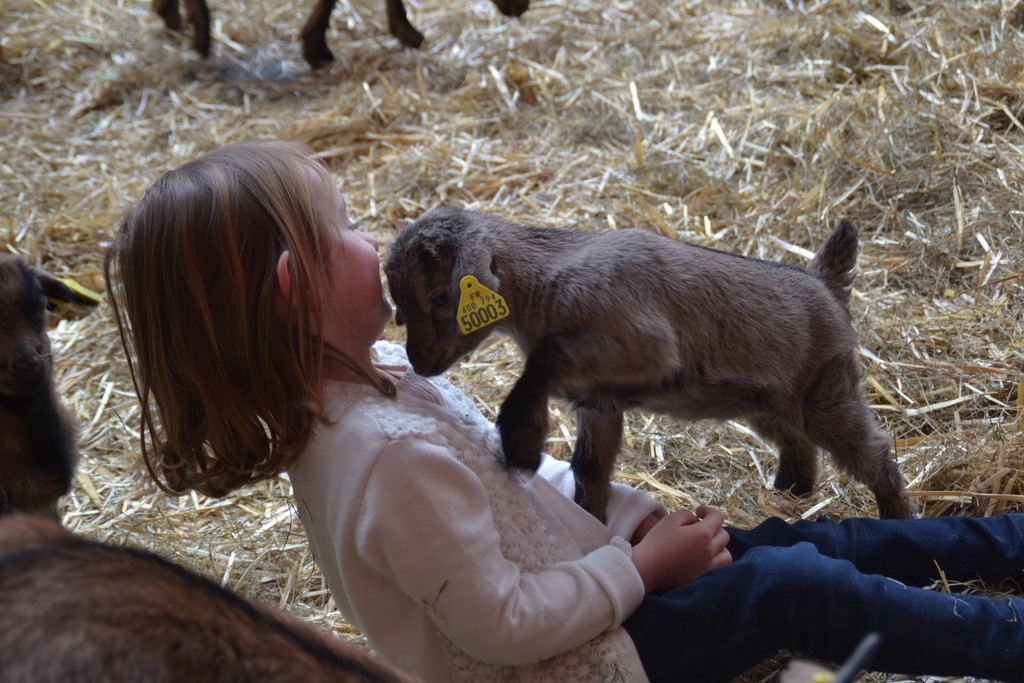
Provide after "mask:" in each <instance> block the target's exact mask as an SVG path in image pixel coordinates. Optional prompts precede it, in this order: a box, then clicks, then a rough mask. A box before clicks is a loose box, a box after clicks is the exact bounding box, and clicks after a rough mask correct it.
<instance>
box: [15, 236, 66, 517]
mask: <svg viewBox="0 0 1024 683" xmlns="http://www.w3.org/2000/svg"><path fill="white" fill-rule="evenodd" d="M47 297H54V298H57V299H60V300H63V301H69V302H71V301H73V302H76V303H84V302H82V301H81V300H80V299H79V297H78V296H77V295H76V294H75V293H74V292H73V291H72V290H70V289H69V288H68V287H67V286H66V285H64V284H63V283H62V282H61V281H60V280H58V279H57V278H55V277H54V276H53V275H51V274H49V273H47V272H46V271H44V270H40V269H39V268H33V267H31V266H29V265H28V264H27V263H25V261H24V260H23V259H21V258H20V257H17V256H14V255H11V254H0V510H22V511H25V512H38V513H43V514H47V515H50V516H52V517H56V515H57V507H56V506H57V500H58V499H59V498H60V497H61V496H63V495H64V494H65V493H67V492H68V490H69V489H70V487H71V479H72V476H73V475H74V469H75V462H76V461H77V458H78V453H77V450H76V449H75V440H76V436H77V430H76V424H75V421H74V419H73V418H72V416H71V415H70V413H69V412H68V410H67V409H66V408H65V407H64V405H63V403H62V402H61V401H60V399H59V398H58V397H57V393H56V390H55V389H54V386H53V358H52V356H51V353H50V339H49V337H48V336H47V334H46V327H45V310H46V307H47V305H48V304H47Z"/></svg>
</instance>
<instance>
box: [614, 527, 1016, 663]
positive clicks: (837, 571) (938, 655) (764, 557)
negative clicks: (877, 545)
mask: <svg viewBox="0 0 1024 683" xmlns="http://www.w3.org/2000/svg"><path fill="white" fill-rule="evenodd" d="M624 626H625V627H626V630H627V631H628V632H629V634H630V636H631V637H632V638H633V641H634V643H635V644H636V647H637V650H638V651H639V653H640V658H641V660H642V661H643V663H644V668H645V670H646V671H647V675H648V677H649V678H650V679H651V680H652V682H653V683H658V681H678V680H695V681H701V682H702V683H715V682H716V681H723V682H724V681H729V680H731V679H732V678H734V677H736V676H738V675H739V674H741V673H743V672H744V671H745V670H747V669H749V668H750V667H752V666H755V665H757V664H758V663H760V662H762V661H764V660H766V659H769V658H771V657H773V656H775V655H776V654H777V653H778V652H779V650H781V649H788V650H794V651H796V652H799V653H800V654H802V655H804V656H810V657H817V658H821V659H825V660H829V661H833V662H839V661H842V660H843V659H845V658H846V657H847V656H849V655H850V654H851V653H852V652H853V650H854V648H855V647H856V646H857V644H858V643H859V642H860V640H861V638H863V637H864V635H865V634H866V633H868V632H869V631H878V632H879V633H880V634H881V636H882V641H881V645H880V646H879V649H878V651H877V653H876V655H875V657H874V659H873V660H872V661H871V663H870V664H869V665H868V666H869V668H870V669H871V670H875V671H888V672H895V673H904V674H922V675H923V674H932V675H950V676H964V675H974V676H978V677H985V678H994V679H998V680H1000V681H1007V682H1012V681H1024V666H1022V665H1021V662H1022V661H1024V599H1020V598H1015V599H1005V598H1004V599H998V600H990V599H988V598H984V597H981V596H976V595H969V596H968V595H949V594H944V593H939V592H937V591H928V590H924V589H921V588H915V587H909V586H906V585H904V584H902V583H900V582H898V581H894V580H892V579H888V578H885V577H883V576H879V575H875V574H864V573H861V572H859V571H858V570H857V569H856V567H854V565H853V564H852V563H850V562H847V561H845V560H836V559H833V558H830V557H825V556H823V555H822V554H820V553H819V552H818V551H817V549H816V548H815V547H814V546H813V545H811V544H809V543H799V544H797V545H794V546H792V547H785V548H779V547H758V548H752V549H750V550H749V551H748V552H747V553H746V555H744V557H743V558H742V559H741V560H739V561H737V562H734V563H733V564H731V565H729V566H727V567H723V568H721V569H713V570H710V571H708V572H706V573H705V574H703V575H701V576H700V577H698V578H697V579H696V580H694V581H693V582H691V583H689V584H687V585H686V586H683V587H681V588H677V589H675V590H673V591H669V592H668V593H665V594H663V595H660V596H647V597H645V598H644V601H643V603H642V604H641V605H640V607H639V608H638V609H637V611H636V612H635V613H634V614H633V615H632V616H631V617H630V618H629V619H627V620H626V622H625V624H624Z"/></svg>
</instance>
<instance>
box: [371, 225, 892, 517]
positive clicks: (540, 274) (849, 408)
mask: <svg viewBox="0 0 1024 683" xmlns="http://www.w3.org/2000/svg"><path fill="white" fill-rule="evenodd" d="M856 251H857V232H856V230H855V229H854V228H853V226H852V225H850V223H848V222H846V221H843V222H842V223H841V224H840V225H839V227H838V228H837V229H836V230H835V232H834V233H833V234H832V236H831V237H829V239H828V241H827V242H826V243H825V245H824V247H822V249H821V251H820V252H819V253H818V255H817V256H815V258H814V260H813V261H812V262H811V264H810V265H809V266H808V268H807V269H806V270H803V269H800V268H794V267H789V266H785V265H782V264H778V263H772V262H767V261H760V260H756V259H751V258H745V257H742V256H736V255H732V254H727V253H724V252H720V251H716V250H713V249H707V248H703V247H699V246H694V245H691V244H686V243H684V242H680V241H678V240H674V239H669V238H666V237H663V236H660V235H656V234H654V233H651V232H648V231H645V230H620V231H615V232H603V233H584V232H576V231H571V230H558V229H544V228H529V227H524V226H521V225H517V224H514V223H510V222H508V221H505V220H502V219H500V218H497V217H494V216H489V215H485V214H480V213H474V212H470V211H465V210H461V209H456V208H439V209H435V210H433V211H430V212H428V213H427V214H425V215H424V216H423V217H421V218H420V219H419V220H417V221H416V222H415V223H413V224H412V225H410V226H409V227H407V228H406V229H405V230H404V231H403V232H402V233H401V234H399V235H398V237H397V238H395V240H394V242H393V243H392V245H391V247H390V253H389V255H388V258H387V261H386V264H385V266H384V268H385V271H386V274H387V278H388V285H389V287H390V290H391V295H392V297H393V298H394V300H395V304H396V305H397V309H398V312H397V321H398V323H399V324H403V322H404V324H406V325H407V327H408V332H407V334H408V338H407V342H406V348H407V350H408V354H409V360H410V362H411V363H412V366H413V368H414V369H415V370H416V372H418V373H420V374H423V375H428V376H429V375H437V374H440V373H442V372H444V371H445V370H446V369H447V368H448V367H450V366H451V365H452V364H453V363H454V362H455V361H457V360H458V359H459V358H461V357H463V356H464V355H466V354H467V353H469V352H470V351H472V350H473V349H474V348H476V347H477V346H478V345H479V344H480V342H482V341H483V340H484V339H485V338H486V337H487V336H488V335H489V334H490V333H491V331H492V330H494V329H501V330H503V331H505V332H507V333H508V334H510V335H511V336H512V338H513V339H514V340H515V341H516V343H517V344H518V345H519V347H520V349H522V351H523V352H524V353H525V354H526V364H525V368H524V370H523V374H522V376H521V377H520V378H519V380H518V381H517V382H516V384H515V386H514V387H513V388H512V391H511V392H510V393H509V395H508V396H507V397H506V399H505V401H504V402H503V403H502V405H501V409H500V412H499V415H498V419H497V425H498V428H499V430H500V432H501V439H502V444H503V447H504V452H505V458H506V460H507V462H508V464H509V465H511V466H513V467H519V468H527V469H530V468H534V469H535V468H536V467H537V466H538V464H539V457H540V451H541V448H542V447H543V444H544V440H545V438H546V435H547V431H548V421H547V401H548V397H549V396H550V395H552V394H553V395H557V396H561V397H564V398H566V399H568V400H569V401H570V402H571V403H572V405H573V406H574V408H575V410H576V416H577V419H578V429H579V434H578V437H577V440H576V447H575V450H574V451H573V455H572V468H573V473H574V476H575V479H576V501H577V502H578V503H579V504H580V505H582V506H583V507H584V508H586V509H587V510H588V511H589V512H590V513H592V514H593V515H594V516H596V517H597V518H599V519H603V518H604V512H605V505H606V502H607V498H608V491H609V487H608V483H609V480H610V478H611V474H612V467H613V464H614V460H615V457H616V455H617V453H618V450H619V445H620V442H621V437H622V416H623V411H625V410H629V409H632V408H644V409H647V410H651V411H654V412H658V413H664V414H668V415H672V416H675V417H679V418H687V419H702V418H715V419H730V418H737V417H743V418H746V419H747V420H749V422H750V424H751V425H752V427H753V428H754V430H755V431H756V432H757V433H758V434H760V435H761V436H762V437H764V438H765V439H767V440H769V441H771V442H772V443H774V444H775V445H776V446H777V447H778V449H779V468H778V471H777V474H776V477H775V486H776V488H779V489H792V491H793V492H794V493H797V494H801V495H803V494H807V493H809V492H810V491H811V490H812V489H813V488H814V485H815V483H816V481H817V476H818V457H817V450H816V447H821V448H824V449H826V450H828V451H829V452H831V453H832V456H833V457H834V458H835V460H836V462H837V463H838V464H839V465H840V466H841V467H842V468H843V469H845V470H846V471H848V472H850V473H851V474H852V475H853V476H854V477H855V478H856V479H858V480H860V481H861V482H864V483H865V484H867V485H868V487H870V489H871V490H872V491H873V492H874V494H875V497H876V499H877V501H878V511H879V515H880V516H882V517H908V516H909V515H910V508H909V506H908V504H907V502H906V500H905V499H904V498H903V497H902V496H901V495H900V493H901V491H902V489H903V478H902V477H901V476H900V473H899V470H898V469H897V467H896V464H895V463H894V462H893V461H892V459H890V457H889V447H890V444H889V437H888V436H887V435H886V434H885V432H883V431H882V430H881V429H880V428H879V426H878V424H877V423H876V421H875V418H874V416H873V415H872V413H871V411H870V410H869V408H868V405H867V401H866V400H865V397H864V394H863V391H862V389H861V384H860V379H861V377H860V371H859V368H858V365H857V358H856V355H855V353H854V347H855V342H856V334H855V332H854V329H853V326H852V325H851V322H850V315H849V312H848V310H847V300H848V298H849V287H850V284H851V282H852V275H851V274H850V271H851V269H852V268H853V266H854V262H855V260H856ZM466 276H473V277H474V278H475V280H472V279H468V280H465V281H464V278H466ZM488 289H489V290H492V291H493V292H494V294H493V296H492V295H491V293H490V292H488V291H487V290H488ZM474 292H475V293H476V298H475V299H474V298H473V294H474ZM463 304H465V306H463ZM481 305H483V309H482V310H483V312H482V313H481ZM474 306H476V309H474ZM502 315H505V316H507V317H501V316H502ZM495 319H497V321H496V322H495ZM460 324H461V327H460Z"/></svg>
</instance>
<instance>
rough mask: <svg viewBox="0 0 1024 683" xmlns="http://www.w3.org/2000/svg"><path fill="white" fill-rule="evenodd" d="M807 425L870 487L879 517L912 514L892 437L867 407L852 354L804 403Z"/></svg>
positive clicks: (824, 376)
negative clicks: (897, 463)
mask: <svg viewBox="0 0 1024 683" xmlns="http://www.w3.org/2000/svg"><path fill="white" fill-rule="evenodd" d="M804 424H805V426H806V431H807V436H808V437H809V438H810V439H811V440H812V441H813V442H814V443H816V444H817V445H819V446H821V447H822V448H824V449H825V450H827V451H828V452H829V453H831V454H832V457H833V458H834V459H835V461H836V464H838V465H839V467H841V468H842V469H844V470H845V471H847V472H849V473H850V474H851V475H852V476H853V477H854V479H856V480H857V481H860V482H862V483H864V484H865V485H867V487H868V488H869V489H871V492H872V493H874V494H875V500H876V501H877V502H878V516H879V517H882V518H891V517H895V518H907V517H910V516H911V507H910V504H909V503H908V502H907V499H906V498H904V497H903V496H902V495H901V494H902V492H903V489H904V481H903V475H901V474H900V471H899V468H898V467H897V466H896V462H895V461H894V460H893V459H892V458H891V457H890V448H891V441H890V438H889V435H888V434H886V433H885V431H883V430H882V428H881V427H879V425H878V421H877V420H876V419H875V416H874V414H873V413H872V412H871V409H870V408H869V407H868V403H867V399H865V398H864V393H863V391H862V389H861V387H860V372H859V370H858V368H857V365H856V361H855V359H854V357H853V354H852V353H851V354H850V355H849V356H847V357H844V358H841V359H838V360H837V361H836V362H834V363H833V365H832V367H830V368H829V369H827V370H826V371H825V372H824V373H823V374H822V377H821V379H820V380H819V382H818V383H817V384H816V386H815V387H814V388H813V390H812V392H811V394H810V395H809V396H808V399H807V401H806V403H805V406H804Z"/></svg>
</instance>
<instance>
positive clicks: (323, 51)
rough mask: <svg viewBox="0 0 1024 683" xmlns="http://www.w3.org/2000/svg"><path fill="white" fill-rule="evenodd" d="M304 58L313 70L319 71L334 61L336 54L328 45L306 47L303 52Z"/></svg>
mask: <svg viewBox="0 0 1024 683" xmlns="http://www.w3.org/2000/svg"><path fill="white" fill-rule="evenodd" d="M302 57H303V59H305V60H306V63H307V64H309V68H311V69H319V68H320V67H322V66H324V65H326V64H330V63H331V62H333V61H334V53H333V52H331V50H330V48H328V47H327V43H321V44H317V45H306V46H305V48H303V50H302Z"/></svg>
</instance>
